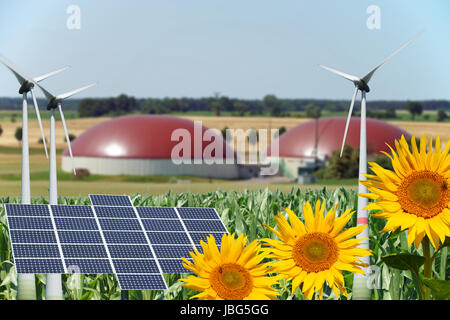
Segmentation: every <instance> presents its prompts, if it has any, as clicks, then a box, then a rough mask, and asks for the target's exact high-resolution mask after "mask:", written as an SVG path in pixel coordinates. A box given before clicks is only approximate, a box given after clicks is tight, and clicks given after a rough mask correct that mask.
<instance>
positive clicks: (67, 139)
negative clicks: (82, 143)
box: [58, 103, 77, 175]
mask: <svg viewBox="0 0 450 320" xmlns="http://www.w3.org/2000/svg"><path fill="white" fill-rule="evenodd" d="M58 110H59V114H60V116H61V122H62V124H63V128H64V134H65V135H66V141H67V148H68V149H69V155H70V160H71V161H72V169H73V174H74V175H77V172H76V170H75V162H74V160H73V155H72V147H71V145H70V139H69V133H68V132H67V126H66V120H65V119H64V114H63V112H62V108H61V104H60V103H58Z"/></svg>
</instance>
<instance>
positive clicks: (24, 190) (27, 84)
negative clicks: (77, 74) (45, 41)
mask: <svg viewBox="0 0 450 320" xmlns="http://www.w3.org/2000/svg"><path fill="white" fill-rule="evenodd" d="M1 58H2V59H0V63H2V64H3V65H4V66H5V67H7V68H8V69H9V70H10V71H11V72H12V73H13V74H14V76H15V77H16V78H17V80H18V81H19V84H20V88H19V93H20V94H22V96H23V102H22V182H21V202H22V204H30V201H31V199H30V198H31V196H30V158H29V149H28V103H27V94H28V92H31V96H32V97H33V103H34V108H35V111H36V116H37V119H38V122H39V127H40V130H41V135H42V141H43V143H44V150H45V155H46V157H47V158H48V153H47V144H46V141H45V135H44V129H43V128H42V121H41V117H40V114H39V107H38V104H37V100H36V96H35V95H34V90H33V89H34V84H35V83H37V82H40V81H42V80H45V79H47V78H49V77H51V76H53V75H55V74H57V73H59V72H61V71H64V70H66V69H67V68H68V67H64V68H61V69H58V70H55V71H52V72H49V73H47V74H44V75H42V76H39V77H35V78H30V77H28V76H27V75H25V73H24V72H22V71H21V70H20V69H19V68H18V67H17V66H15V65H14V64H13V63H12V62H11V61H9V60H8V59H6V58H5V57H4V56H1ZM17 285H18V289H17V299H19V300H22V299H26V300H35V299H36V286H35V277H34V274H19V275H18V284H17Z"/></svg>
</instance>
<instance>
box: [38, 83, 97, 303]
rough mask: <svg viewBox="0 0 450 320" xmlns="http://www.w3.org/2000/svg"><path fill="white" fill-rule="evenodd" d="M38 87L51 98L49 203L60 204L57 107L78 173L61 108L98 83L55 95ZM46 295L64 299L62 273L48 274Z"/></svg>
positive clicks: (49, 107)
mask: <svg viewBox="0 0 450 320" xmlns="http://www.w3.org/2000/svg"><path fill="white" fill-rule="evenodd" d="M37 85H38V87H39V88H40V89H41V90H42V92H44V94H45V96H46V97H47V99H48V100H49V102H48V105H47V109H48V110H50V188H49V203H50V204H58V183H57V169H56V140H55V114H54V112H55V109H56V108H58V110H59V114H60V116H61V122H62V124H63V128H64V134H65V136H66V142H67V147H68V149H69V154H70V158H71V160H72V169H73V173H74V174H75V175H76V171H75V164H74V161H73V155H72V148H71V146H70V139H69V133H68V132H67V126H66V121H65V119H64V114H63V111H62V108H61V103H62V101H63V100H65V99H67V98H70V97H71V96H73V95H75V94H77V93H79V92H81V91H84V90H86V89H88V88H90V87H92V86H94V85H96V83H92V84H90V85H87V86H84V87H82V88H79V89H76V90H73V91H70V92H67V93H63V94H60V95H57V96H55V95H54V94H52V93H50V92H49V91H48V90H46V89H45V88H43V87H42V86H41V85H39V84H37ZM45 296H46V299H47V300H62V284H61V275H59V274H47V285H46V291H45Z"/></svg>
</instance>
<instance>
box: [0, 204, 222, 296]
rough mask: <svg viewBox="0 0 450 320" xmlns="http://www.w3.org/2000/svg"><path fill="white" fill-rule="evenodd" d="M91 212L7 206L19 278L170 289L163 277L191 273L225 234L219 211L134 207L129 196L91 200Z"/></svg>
mask: <svg viewBox="0 0 450 320" xmlns="http://www.w3.org/2000/svg"><path fill="white" fill-rule="evenodd" d="M90 199H91V202H92V205H91V206H80V205H74V206H72V205H21V204H6V205H5V208H6V214H7V220H8V225H9V232H10V238H11V245H12V248H13V255H14V262H15V265H16V270H17V272H18V273H106V274H116V276H117V279H118V281H119V285H120V287H121V289H123V290H132V289H135V290H141V289H142V290H144V289H145V290H156V289H167V286H166V283H165V281H164V278H163V276H162V274H163V273H190V272H191V271H189V270H187V269H185V268H184V267H183V266H182V259H181V257H184V258H186V259H189V260H191V256H190V254H189V252H192V251H193V248H196V249H197V250H198V251H200V252H201V246H200V241H201V240H203V241H206V237H207V236H208V235H209V234H212V235H213V236H214V237H215V239H216V242H217V244H220V239H221V237H222V235H223V233H227V230H226V228H225V226H224V225H223V223H222V221H221V220H220V218H219V216H218V214H217V212H216V211H215V210H214V209H211V208H158V207H133V206H132V203H131V201H130V198H129V197H128V196H110V195H91V196H90Z"/></svg>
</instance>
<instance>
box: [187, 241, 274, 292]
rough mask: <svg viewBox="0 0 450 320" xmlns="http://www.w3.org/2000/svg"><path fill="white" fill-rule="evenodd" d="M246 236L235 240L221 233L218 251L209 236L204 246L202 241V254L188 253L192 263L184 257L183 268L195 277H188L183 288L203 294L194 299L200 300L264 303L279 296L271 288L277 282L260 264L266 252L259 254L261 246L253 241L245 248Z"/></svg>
mask: <svg viewBox="0 0 450 320" xmlns="http://www.w3.org/2000/svg"><path fill="white" fill-rule="evenodd" d="M246 242H247V237H244V236H243V235H242V234H241V235H240V236H239V237H238V238H237V239H236V240H235V239H234V234H232V235H227V234H224V235H223V236H222V240H221V249H220V252H219V249H218V248H217V245H216V241H215V239H214V237H213V236H212V235H210V236H208V237H207V243H205V242H204V241H201V243H200V244H201V247H202V249H203V253H200V252H198V251H197V250H195V249H194V250H195V252H194V253H193V252H190V255H191V257H192V259H193V263H192V262H190V261H188V260H187V259H186V258H182V259H183V261H184V262H183V266H184V267H185V268H186V269H188V270H191V271H192V272H194V274H196V275H197V276H198V277H196V276H193V275H191V276H188V277H187V278H186V279H180V280H181V281H184V282H185V284H183V286H184V287H186V288H188V289H191V290H195V291H202V292H201V293H199V294H197V295H195V296H193V297H192V298H198V299H200V300H267V299H275V296H276V295H277V294H278V292H277V291H276V290H274V289H273V288H272V285H274V284H276V283H277V282H278V278H277V277H276V276H272V277H267V276H266V275H267V274H268V271H269V270H268V265H267V263H261V261H262V260H263V259H264V258H266V257H267V255H268V254H267V253H264V252H261V245H260V244H259V242H258V241H256V240H255V241H253V242H251V243H250V244H248V245H247V246H246V247H245V244H246Z"/></svg>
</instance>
